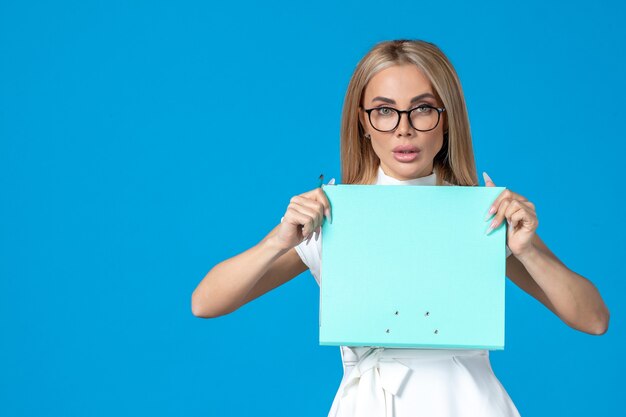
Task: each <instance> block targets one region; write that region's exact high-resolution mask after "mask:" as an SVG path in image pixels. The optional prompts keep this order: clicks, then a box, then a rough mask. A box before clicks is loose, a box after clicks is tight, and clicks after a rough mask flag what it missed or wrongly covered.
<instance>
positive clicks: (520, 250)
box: [483, 172, 539, 257]
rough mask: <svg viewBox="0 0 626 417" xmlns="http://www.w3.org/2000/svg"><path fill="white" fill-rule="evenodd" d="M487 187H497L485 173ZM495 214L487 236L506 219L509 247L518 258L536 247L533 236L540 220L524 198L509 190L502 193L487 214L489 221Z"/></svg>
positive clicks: (533, 207)
mask: <svg viewBox="0 0 626 417" xmlns="http://www.w3.org/2000/svg"><path fill="white" fill-rule="evenodd" d="M483 178H484V179H485V187H495V186H496V184H494V182H493V181H492V180H491V178H489V175H487V173H486V172H483ZM493 214H495V216H494V218H493V221H492V223H491V225H490V227H489V229H488V230H487V232H486V233H487V234H489V233H490V232H491V230H493V229H495V228H496V227H498V226H499V225H500V223H502V221H503V220H504V219H505V218H506V221H507V222H508V224H509V227H508V228H507V233H506V241H507V243H506V244H507V245H508V246H509V249H510V250H511V252H513V255H515V256H516V257H518V256H520V255H522V256H523V255H524V254H526V253H528V252H530V251H532V250H533V249H535V247H534V246H533V236H534V234H535V230H537V226H538V225H539V220H538V219H537V213H536V212H535V205H534V204H533V203H531V202H530V201H528V199H527V198H525V197H524V196H522V195H520V194H517V193H514V192H513V191H511V190H509V189H508V188H507V189H506V190H504V191H502V192H501V193H500V194H499V195H498V197H497V198H496V199H495V200H494V202H493V204H492V205H491V211H490V213H489V214H487V218H486V219H485V221H487V220H488V219H489V218H491V216H492V215H493Z"/></svg>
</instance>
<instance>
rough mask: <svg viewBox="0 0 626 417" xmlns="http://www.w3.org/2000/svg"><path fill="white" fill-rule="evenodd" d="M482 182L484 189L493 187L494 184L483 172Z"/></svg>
mask: <svg viewBox="0 0 626 417" xmlns="http://www.w3.org/2000/svg"><path fill="white" fill-rule="evenodd" d="M483 180H484V181H485V187H495V186H496V184H494V182H493V181H492V180H491V177H489V175H487V172H485V171H483Z"/></svg>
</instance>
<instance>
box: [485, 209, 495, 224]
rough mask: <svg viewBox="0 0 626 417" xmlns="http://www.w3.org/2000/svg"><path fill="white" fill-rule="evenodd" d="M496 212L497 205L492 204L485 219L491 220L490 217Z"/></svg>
mask: <svg viewBox="0 0 626 417" xmlns="http://www.w3.org/2000/svg"><path fill="white" fill-rule="evenodd" d="M495 212H496V208H495V206H491V208H490V209H489V212H488V213H487V215H486V216H485V221H487V220H489V218H490V217H491V216H493V213H495Z"/></svg>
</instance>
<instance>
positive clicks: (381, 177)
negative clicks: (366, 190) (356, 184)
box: [376, 165, 437, 185]
mask: <svg viewBox="0 0 626 417" xmlns="http://www.w3.org/2000/svg"><path fill="white" fill-rule="evenodd" d="M436 183H437V174H436V173H435V171H433V172H432V174H430V175H426V176H425V177H419V178H413V179H410V180H398V179H396V178H393V177H390V176H389V175H387V174H385V171H383V169H382V167H381V166H380V165H378V177H377V178H376V184H380V185H436Z"/></svg>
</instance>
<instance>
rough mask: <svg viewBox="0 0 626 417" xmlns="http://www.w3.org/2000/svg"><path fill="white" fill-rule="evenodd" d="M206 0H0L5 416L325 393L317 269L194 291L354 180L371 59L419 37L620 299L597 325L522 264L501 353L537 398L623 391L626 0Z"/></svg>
mask: <svg viewBox="0 0 626 417" xmlns="http://www.w3.org/2000/svg"><path fill="white" fill-rule="evenodd" d="M207 3H208V2H199V1H197V2H184V1H183V2H181V1H177V2H169V3H168V2H154V1H144V2H139V1H137V2H132V4H130V2H121V1H102V2H93V1H89V2H88V1H75V2H67V1H66V2H49V3H47V2H26V1H19V2H18V1H6V0H3V1H2V2H1V3H0V188H1V190H0V202H1V204H0V227H1V232H0V335H1V336H0V369H1V371H0V414H1V415H3V416H35V415H36V416H86V415H90V416H110V415H120V416H131V415H151V416H155V417H156V416H221V415H232V416H245V415H251V414H252V410H255V411H256V415H272V416H293V415H299V416H325V415H326V413H327V412H328V409H329V407H330V404H331V401H332V398H333V396H334V394H335V391H336V389H337V387H338V385H339V381H340V379H341V374H342V369H341V358H340V354H339V349H338V348H337V347H328V346H319V345H318V340H317V337H318V334H317V330H318V329H317V325H318V302H319V299H318V287H317V284H316V283H315V282H314V280H313V278H312V277H311V275H310V273H309V272H306V273H304V274H302V275H301V276H299V277H297V278H296V279H294V280H292V281H290V282H289V283H287V284H285V285H284V286H282V287H280V288H278V289H276V290H275V291H272V292H270V293H269V294H267V295H265V296H263V297H261V298H259V299H257V300H255V301H253V302H252V303H250V304H248V305H246V306H244V307H243V308H241V309H240V310H238V311H236V312H234V313H232V314H230V315H228V316H224V317H220V318H217V319H212V320H203V319H200V318H196V317H194V316H193V315H192V313H191V307H190V297H191V293H192V291H193V289H194V288H195V287H196V285H197V284H198V283H199V281H200V280H201V279H202V278H203V277H204V275H205V274H206V273H207V271H208V270H209V269H210V268H211V267H212V266H214V265H216V264H217V263H218V262H220V261H222V260H224V259H226V258H229V257H231V256H234V255H236V254H238V253H240V252H242V251H244V250H246V249H248V248H249V247H251V246H252V245H254V244H256V243H257V242H258V241H259V240H260V239H262V238H263V236H265V234H266V233H268V232H269V231H270V230H271V229H272V228H273V227H274V226H275V225H276V224H277V223H278V222H279V220H280V218H281V216H282V215H283V214H284V212H285V210H286V208H287V205H288V203H289V199H290V198H291V197H292V196H293V195H296V194H299V193H302V192H304V191H307V190H309V189H311V188H313V187H315V186H316V185H317V184H316V179H317V177H318V175H319V174H320V172H323V173H324V174H325V175H326V179H327V180H328V179H330V178H332V177H336V178H337V179H338V180H340V178H339V173H340V172H339V142H338V136H339V123H340V115H341V106H342V102H343V97H344V94H345V89H346V87H347V84H348V81H349V78H350V75H351V73H352V71H353V69H354V68H355V65H356V63H357V62H358V60H359V59H360V58H361V57H362V56H363V54H365V53H366V52H367V51H368V50H369V48H371V46H373V45H374V43H376V42H378V41H381V40H387V39H393V38H405V37H407V38H418V39H425V40H428V41H431V42H434V43H436V44H437V45H438V46H440V47H441V48H442V49H443V51H444V52H445V53H446V54H447V55H448V56H449V57H450V59H451V61H452V62H453V64H454V65H455V67H456V69H457V71H458V73H459V76H460V78H461V82H462V84H463V89H464V92H465V95H466V99H467V104H468V108H469V114H470V120H471V126H472V132H473V137H474V147H475V151H476V161H477V165H478V170H479V172H482V171H483V170H486V171H487V172H488V173H489V174H490V175H491V177H492V178H493V179H494V181H495V183H496V184H497V185H499V186H506V187H508V188H511V189H512V190H513V191H516V192H519V193H521V194H522V195H525V196H526V197H528V198H529V199H530V200H531V201H533V202H534V203H535V204H536V206H537V213H538V217H539V223H540V225H539V229H538V232H539V234H540V236H542V238H543V239H544V241H545V242H546V243H547V244H548V245H549V246H550V248H551V249H552V250H553V251H554V252H555V253H556V254H557V256H559V257H560V259H561V260H562V261H563V262H565V264H566V265H567V266H568V267H569V268H571V269H572V270H574V271H576V272H578V273H580V274H582V275H583V276H585V277H587V278H589V279H591V280H592V281H593V282H594V283H595V284H596V285H597V286H598V288H599V289H600V291H601V293H602V294H603V296H604V298H605V300H606V302H607V304H608V306H609V308H610V310H611V313H612V317H611V327H610V329H609V331H608V333H607V334H606V335H604V336H601V337H594V336H589V335H586V334H583V333H580V332H577V331H575V330H573V329H571V328H569V327H567V326H566V325H565V324H563V323H562V322H561V321H560V320H559V319H558V318H557V317H556V316H554V315H553V314H552V313H550V312H549V311H548V310H547V309H546V308H544V307H543V306H542V305H541V304H540V303H539V302H537V301H536V300H534V299H532V298H531V297H529V296H528V295H526V294H525V293H523V292H522V291H521V290H520V289H518V288H517V287H516V286H515V285H513V284H511V283H510V282H508V283H507V316H506V320H507V322H506V325H507V338H506V350H505V351H503V352H493V353H492V356H491V357H492V363H493V367H494V370H495V372H496V375H497V376H498V377H499V378H500V380H501V382H502V383H503V385H504V386H505V387H506V389H507V390H508V392H509V394H510V395H511V397H512V398H513V400H514V401H515V403H516V405H517V406H518V408H519V410H520V412H521V413H522V415H526V416H532V415H536V416H552V415H568V416H589V415H614V414H615V413H616V412H617V411H615V410H614V408H616V407H617V406H618V405H620V406H621V403H622V399H621V394H622V389H621V388H620V384H621V382H622V379H623V378H619V377H620V376H621V375H622V374H623V372H624V371H625V370H626V369H625V367H624V363H623V361H622V357H623V354H622V351H623V343H624V342H625V338H624V330H625V327H624V321H623V316H624V302H623V297H624V288H625V285H624V280H625V270H624V269H625V268H624V262H623V259H618V258H617V257H618V256H623V252H624V243H623V236H624V234H625V232H626V230H625V227H624V221H623V216H622V214H623V210H624V207H623V201H624V199H623V192H624V187H623V182H622V181H623V180H622V171H621V169H620V168H621V167H620V165H623V162H624V157H623V155H624V149H625V147H624V141H625V140H626V137H625V134H624V131H623V129H622V124H623V122H624V116H625V115H624V107H623V98H624V95H625V94H626V88H625V82H624V73H626V69H625V65H624V63H625V50H626V48H625V47H624V45H625V40H626V29H625V27H624V25H623V21H624V18H625V17H626V13H625V10H624V6H622V5H620V4H618V3H619V2H617V1H615V2H605V1H598V2H594V3H593V4H591V3H588V2H563V4H559V5H549V4H544V3H545V2H538V1H527V2H524V3H523V4H520V5H515V6H508V5H502V4H500V3H499V2H493V3H484V2H481V3H475V4H470V3H468V2H463V3H458V4H455V3H451V2H444V3H438V2H415V3H413V2H403V3H389V2H381V1H358V2H343V3H341V4H336V2H328V3H319V2H316V3H309V4H304V5H299V4H296V2H285V3H284V4H274V3H268V2H255V3H250V4H242V3H240V2H235V3H233V4H232V5H228V4H226V2H218V3H217V5H209V4H207ZM244 110H245V111H247V114H244V113H243V111H244ZM268 120H272V121H273V122H272V123H269V122H268ZM481 184H482V180H481Z"/></svg>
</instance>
